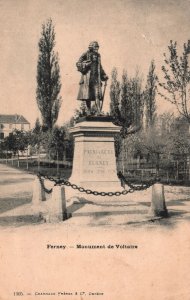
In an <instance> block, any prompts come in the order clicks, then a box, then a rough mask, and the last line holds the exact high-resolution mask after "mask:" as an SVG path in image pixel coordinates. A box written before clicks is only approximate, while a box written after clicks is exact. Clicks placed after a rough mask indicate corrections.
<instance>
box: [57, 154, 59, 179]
mask: <svg viewBox="0 0 190 300" xmlns="http://www.w3.org/2000/svg"><path fill="white" fill-rule="evenodd" d="M57 176H59V153H58V151H57Z"/></svg>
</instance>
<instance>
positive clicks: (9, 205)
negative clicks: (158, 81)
mask: <svg viewBox="0 0 190 300" xmlns="http://www.w3.org/2000/svg"><path fill="white" fill-rule="evenodd" d="M30 202H31V196H30V195H28V196H25V197H24V198H19V195H18V198H17V197H12V198H10V197H8V198H4V199H2V200H0V214H2V213H4V212H6V211H8V210H11V209H14V208H17V207H18V206H21V205H24V204H27V203H30Z"/></svg>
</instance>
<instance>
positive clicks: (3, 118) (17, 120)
mask: <svg viewBox="0 0 190 300" xmlns="http://www.w3.org/2000/svg"><path fill="white" fill-rule="evenodd" d="M15 129H18V130H23V131H28V130H30V123H29V122H28V121H27V120H26V119H25V118H24V117H23V116H22V115H18V114H15V115H0V140H2V139H4V138H5V137H7V136H9V134H10V133H11V132H12V131H14V130H15Z"/></svg>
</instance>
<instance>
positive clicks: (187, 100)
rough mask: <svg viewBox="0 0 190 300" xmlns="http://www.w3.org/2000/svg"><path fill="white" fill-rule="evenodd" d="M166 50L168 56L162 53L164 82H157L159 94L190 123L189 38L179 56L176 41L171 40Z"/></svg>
mask: <svg viewBox="0 0 190 300" xmlns="http://www.w3.org/2000/svg"><path fill="white" fill-rule="evenodd" d="M168 50H169V55H168V57H167V56H166V54H165V53H164V63H165V64H164V65H163V66H162V71H163V74H164V82H160V83H159V86H160V87H161V91H160V92H159V94H160V95H161V96H162V97H163V98H164V99H165V100H168V101H170V102H171V103H172V104H174V105H175V106H176V108H177V110H178V112H179V113H180V114H181V115H182V116H184V117H185V118H186V119H187V121H188V122H189V123H190V110H189V109H190V106H189V105H190V68H189V54H190V40H188V41H187V43H184V45H183V53H182V55H181V56H179V55H178V49H177V42H173V41H172V40H171V41H170V45H169V46H168Z"/></svg>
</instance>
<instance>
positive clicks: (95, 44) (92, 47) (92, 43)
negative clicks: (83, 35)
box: [88, 41, 99, 52]
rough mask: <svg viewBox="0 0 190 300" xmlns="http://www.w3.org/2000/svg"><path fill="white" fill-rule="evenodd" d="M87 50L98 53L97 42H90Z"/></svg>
mask: <svg viewBox="0 0 190 300" xmlns="http://www.w3.org/2000/svg"><path fill="white" fill-rule="evenodd" d="M88 48H89V50H93V51H95V52H98V49H99V45H98V42H96V41H93V42H91V43H90V44H89V46H88Z"/></svg>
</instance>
